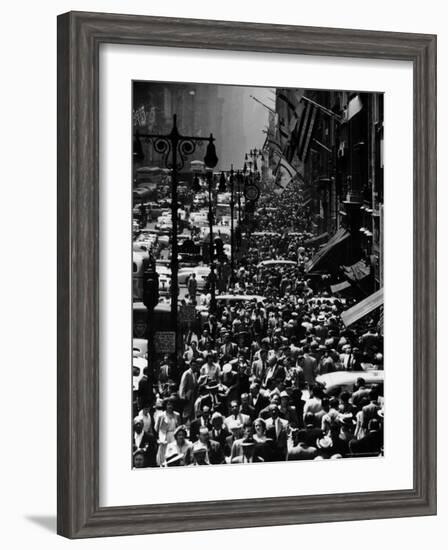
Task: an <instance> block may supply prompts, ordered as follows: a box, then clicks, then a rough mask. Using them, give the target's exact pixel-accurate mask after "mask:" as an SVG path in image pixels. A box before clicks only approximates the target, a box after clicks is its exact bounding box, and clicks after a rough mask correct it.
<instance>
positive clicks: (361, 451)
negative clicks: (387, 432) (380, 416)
mask: <svg viewBox="0 0 448 550" xmlns="http://www.w3.org/2000/svg"><path fill="white" fill-rule="evenodd" d="M382 446H383V434H382V433H381V432H379V431H372V432H369V433H368V434H367V435H366V436H364V437H363V438H361V439H352V440H351V441H350V443H349V448H350V452H351V454H352V455H363V456H368V455H372V456H376V455H378V454H379V452H380V450H381V447H382Z"/></svg>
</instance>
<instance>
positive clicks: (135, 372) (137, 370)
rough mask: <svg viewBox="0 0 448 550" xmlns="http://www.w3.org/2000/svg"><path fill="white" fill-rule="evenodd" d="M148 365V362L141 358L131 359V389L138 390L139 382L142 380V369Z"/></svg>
mask: <svg viewBox="0 0 448 550" xmlns="http://www.w3.org/2000/svg"><path fill="white" fill-rule="evenodd" d="M147 365H148V361H147V360H146V359H143V357H134V358H133V359H132V389H133V390H134V391H137V390H138V385H139V382H140V380H141V379H142V378H143V369H144V368H146V366H147Z"/></svg>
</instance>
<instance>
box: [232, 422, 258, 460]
mask: <svg viewBox="0 0 448 550" xmlns="http://www.w3.org/2000/svg"><path fill="white" fill-rule="evenodd" d="M252 432H253V428H252V425H247V426H243V428H242V429H241V430H239V435H240V436H241V437H238V439H235V440H234V441H233V443H232V447H231V449H230V461H231V462H232V460H233V458H235V457H236V456H241V454H242V449H241V444H242V442H243V440H244V439H245V438H247V437H252Z"/></svg>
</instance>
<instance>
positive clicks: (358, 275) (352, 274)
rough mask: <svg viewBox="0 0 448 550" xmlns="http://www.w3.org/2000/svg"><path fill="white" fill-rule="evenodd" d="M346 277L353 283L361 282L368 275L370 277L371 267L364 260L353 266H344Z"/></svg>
mask: <svg viewBox="0 0 448 550" xmlns="http://www.w3.org/2000/svg"><path fill="white" fill-rule="evenodd" d="M343 269H344V272H345V276H346V277H347V278H348V279H350V280H351V281H361V279H364V277H367V275H370V266H368V265H367V264H366V262H365V261H364V260H359V262H356V263H355V264H353V265H350V266H345V265H344V266H343Z"/></svg>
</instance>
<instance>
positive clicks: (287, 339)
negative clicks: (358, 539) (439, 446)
mask: <svg viewBox="0 0 448 550" xmlns="http://www.w3.org/2000/svg"><path fill="white" fill-rule="evenodd" d="M132 85H133V106H132V117H133V120H132V127H133V149H132V151H133V182H132V196H133V201H132V202H133V211H132V235H133V242H132V278H133V286H132V288H133V346H132V348H133V349H132V355H133V359H132V388H133V411H132V422H133V436H132V438H133V440H132V466H133V467H134V468H148V467H179V466H200V465H225V464H242V463H244V464H246V463H256V462H258V463H262V462H272V461H291V460H328V459H330V460H332V459H344V458H357V457H381V456H383V455H384V453H385V452H387V450H385V449H384V446H383V429H384V409H385V403H384V370H383V362H384V357H383V257H382V244H383V238H384V235H383V231H382V216H383V206H384V205H383V102H384V97H383V94H382V93H366V92H357V91H347V90H343V91H341V90H315V89H305V88H303V89H299V88H293V89H291V88H251V87H245V86H229V85H226V86H224V85H215V84H194V83H170V82H148V81H134V82H133V83H132Z"/></svg>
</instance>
